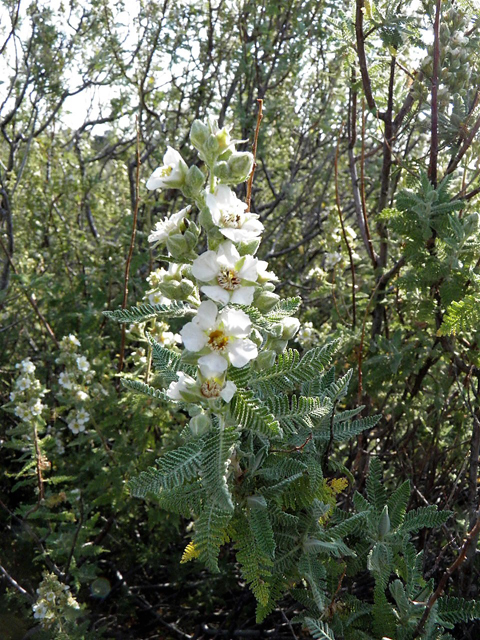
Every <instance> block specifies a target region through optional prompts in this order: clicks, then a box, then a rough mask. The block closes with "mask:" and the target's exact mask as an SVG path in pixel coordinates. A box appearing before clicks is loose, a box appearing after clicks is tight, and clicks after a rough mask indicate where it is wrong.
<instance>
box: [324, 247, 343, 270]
mask: <svg viewBox="0 0 480 640" xmlns="http://www.w3.org/2000/svg"><path fill="white" fill-rule="evenodd" d="M341 260H342V254H341V253H338V251H334V252H333V253H327V254H326V256H325V269H326V270H327V271H330V270H331V269H333V267H334V266H335V265H336V264H338V263H339V262H341Z"/></svg>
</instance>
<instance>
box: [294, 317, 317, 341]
mask: <svg viewBox="0 0 480 640" xmlns="http://www.w3.org/2000/svg"><path fill="white" fill-rule="evenodd" d="M316 334H317V332H316V331H315V329H314V328H313V324H312V323H311V322H304V323H303V324H302V326H301V327H300V331H299V332H298V335H297V340H298V341H299V342H302V343H306V344H308V343H311V342H313V340H314V339H315V337H316Z"/></svg>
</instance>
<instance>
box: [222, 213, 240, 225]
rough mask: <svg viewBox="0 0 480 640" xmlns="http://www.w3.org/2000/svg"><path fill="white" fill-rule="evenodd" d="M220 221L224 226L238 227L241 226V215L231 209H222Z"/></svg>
mask: <svg viewBox="0 0 480 640" xmlns="http://www.w3.org/2000/svg"><path fill="white" fill-rule="evenodd" d="M221 215H222V223H223V226H224V227H232V228H233V229H238V228H239V227H240V226H241V222H242V216H241V215H240V214H239V213H234V212H232V211H222V212H221Z"/></svg>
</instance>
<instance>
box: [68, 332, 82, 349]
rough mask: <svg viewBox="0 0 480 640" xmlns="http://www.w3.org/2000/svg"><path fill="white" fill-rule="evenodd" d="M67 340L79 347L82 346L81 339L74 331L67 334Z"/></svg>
mask: <svg viewBox="0 0 480 640" xmlns="http://www.w3.org/2000/svg"><path fill="white" fill-rule="evenodd" d="M67 340H68V342H69V343H70V344H71V345H72V346H74V347H79V346H80V340H79V339H78V338H77V336H75V335H74V334H73V333H70V334H69V335H68V336H67Z"/></svg>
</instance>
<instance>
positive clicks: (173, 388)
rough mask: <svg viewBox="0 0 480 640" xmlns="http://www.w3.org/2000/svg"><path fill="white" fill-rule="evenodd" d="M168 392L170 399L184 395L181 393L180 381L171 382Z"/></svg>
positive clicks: (176, 398)
mask: <svg viewBox="0 0 480 640" xmlns="http://www.w3.org/2000/svg"><path fill="white" fill-rule="evenodd" d="M166 393H167V396H168V397H169V398H170V400H181V399H182V396H181V395H180V384H179V382H178V381H176V382H175V381H174V382H171V383H170V386H169V387H168V389H167V392H166Z"/></svg>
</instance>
